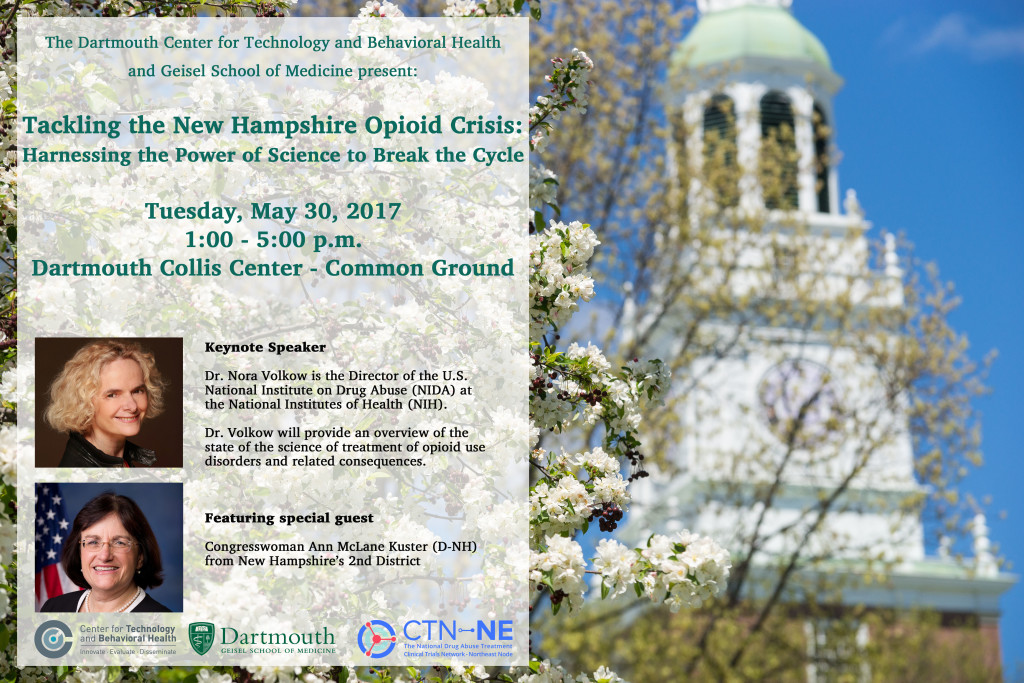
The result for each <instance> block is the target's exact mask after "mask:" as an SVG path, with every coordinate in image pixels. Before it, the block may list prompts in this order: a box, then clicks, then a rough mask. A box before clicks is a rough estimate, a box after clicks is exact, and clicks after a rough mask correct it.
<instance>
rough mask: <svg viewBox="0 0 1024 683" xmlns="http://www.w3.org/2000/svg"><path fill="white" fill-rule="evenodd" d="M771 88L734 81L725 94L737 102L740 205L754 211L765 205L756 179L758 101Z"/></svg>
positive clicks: (758, 131) (759, 130)
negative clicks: (740, 171)
mask: <svg viewBox="0 0 1024 683" xmlns="http://www.w3.org/2000/svg"><path fill="white" fill-rule="evenodd" d="M766 92H768V88H767V87H766V86H765V85H764V84H762V83H734V84H731V85H730V86H729V87H727V88H726V94H728V95H729V96H730V97H732V99H733V103H734V104H735V106H736V155H737V161H738V162H739V165H740V168H741V169H743V175H742V177H741V178H740V207H741V208H742V209H743V210H744V212H746V213H749V214H753V213H756V212H757V211H760V210H761V209H762V208H763V207H764V200H763V199H762V198H761V184H760V183H759V182H758V181H757V170H758V158H759V157H758V155H759V154H760V152H761V110H760V107H759V106H758V102H760V101H761V97H763V96H764V94H765V93H766Z"/></svg>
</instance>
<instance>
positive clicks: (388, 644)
mask: <svg viewBox="0 0 1024 683" xmlns="http://www.w3.org/2000/svg"><path fill="white" fill-rule="evenodd" d="M384 632H387V634H388V635H383V634H384ZM397 640H398V636H396V635H395V629H393V628H391V624H389V623H388V622H386V621H381V620H380V619H371V620H370V621H368V622H366V623H365V624H364V625H363V627H362V628H361V629H359V635H358V636H356V641H357V642H358V643H359V649H360V650H362V651H363V654H365V655H366V656H367V657H372V658H373V659H378V658H380V657H387V656H388V655H389V654H391V651H392V650H394V649H395V641H397ZM378 646H379V649H378Z"/></svg>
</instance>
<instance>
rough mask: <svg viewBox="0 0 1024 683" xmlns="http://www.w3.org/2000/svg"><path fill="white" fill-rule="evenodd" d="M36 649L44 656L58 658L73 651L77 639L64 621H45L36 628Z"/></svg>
mask: <svg viewBox="0 0 1024 683" xmlns="http://www.w3.org/2000/svg"><path fill="white" fill-rule="evenodd" d="M35 642H36V649H37V650H39V653H40V654H41V655H43V656H44V657H49V658H50V659H57V658H59V657H63V656H64V655H66V654H67V653H68V652H70V651H71V646H72V645H74V644H75V641H74V640H73V639H72V638H71V629H70V628H69V627H68V625H67V624H65V623H64V622H63V621H56V620H53V621H44V622H43V623H42V624H40V625H39V628H37V629H36V637H35Z"/></svg>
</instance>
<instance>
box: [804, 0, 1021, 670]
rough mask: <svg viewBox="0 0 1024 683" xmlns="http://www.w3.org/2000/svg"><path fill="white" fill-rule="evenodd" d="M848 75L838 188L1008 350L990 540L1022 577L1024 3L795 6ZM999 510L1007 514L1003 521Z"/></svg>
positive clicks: (1017, 647)
mask: <svg viewBox="0 0 1024 683" xmlns="http://www.w3.org/2000/svg"><path fill="white" fill-rule="evenodd" d="M792 11H793V14H794V16H795V17H796V18H797V19H798V20H799V21H800V22H801V23H803V24H804V26H806V27H807V28H808V29H810V30H811V32H813V33H814V34H815V35H816V36H818V38H819V39H820V40H821V41H822V43H824V45H825V48H826V49H827V50H828V52H829V55H830V56H831V58H832V65H833V68H834V70H835V71H836V72H837V73H838V74H839V75H840V76H842V77H843V78H844V79H845V81H846V83H845V85H844V86H843V88H842V89H841V90H840V91H839V94H838V95H837V96H836V100H835V121H834V129H835V132H836V144H837V146H838V147H839V150H840V152H841V153H842V162H841V163H840V165H839V183H840V196H842V195H843V194H844V193H845V192H846V189H847V188H853V189H855V190H856V191H857V195H858V198H859V200H860V203H861V205H862V206H863V207H864V210H865V212H866V218H867V219H868V220H869V221H871V222H872V223H873V224H874V228H873V230H875V231H877V230H880V229H886V230H891V231H896V232H902V233H904V234H905V235H906V237H907V238H908V239H909V240H910V241H911V242H913V243H914V244H915V245H916V252H917V256H919V257H920V258H922V259H924V260H927V261H932V262H935V263H936V264H937V265H938V266H939V268H940V271H941V274H942V276H943V278H944V279H945V280H949V281H951V282H953V283H954V284H955V285H956V289H957V292H958V294H959V295H960V296H961V297H962V299H963V303H962V305H961V306H960V308H959V309H958V310H957V311H956V312H955V313H954V314H953V316H952V320H953V323H954V325H955V326H956V327H957V329H959V330H960V331H962V332H965V333H966V334H967V335H968V337H969V338H970V341H971V348H972V355H973V356H974V357H975V358H979V359H980V358H981V357H982V356H984V354H985V353H986V352H987V351H988V350H990V349H996V350H998V353H999V356H998V358H997V360H996V362H995V364H994V366H993V368H992V372H991V375H990V379H989V384H990V386H991V387H992V390H993V392H992V394H991V395H990V396H987V397H984V398H983V399H981V400H980V401H979V402H978V406H979V408H980V410H981V412H982V414H983V428H984V451H985V465H984V466H983V467H982V468H981V469H979V470H976V471H974V472H972V473H971V475H970V476H969V477H968V480H967V482H966V486H965V488H966V490H967V491H970V492H971V493H973V494H974V495H975V496H976V497H978V498H981V497H983V496H986V495H991V496H992V504H991V506H990V507H989V526H990V528H991V536H992V539H993V540H994V541H996V542H998V543H999V545H1000V550H1001V553H1002V555H1003V556H1004V557H1005V558H1006V559H1007V560H1008V561H1009V562H1010V563H1011V564H1012V567H1011V569H1010V571H1012V572H1014V573H1024V495H1022V494H1021V484H1022V482H1024V447H1022V445H1021V442H1020V441H1019V440H1018V439H1019V434H1018V432H1017V431H1016V430H1017V429H1018V428H1019V427H1021V425H1022V419H1021V418H1022V417H1024V415H1022V406H1024V132H1022V122H1024V2H1021V1H1020V0H1002V1H995V0H986V1H984V2H970V3H967V2H963V1H962V0H960V1H953V0H899V1H898V2H893V1H892V0H886V1H883V0H813V1H812V0H794V2H793V7H792ZM1000 512H1005V516H1004V517H1002V518H1000V514H999V513H1000ZM1002 608H1003V620H1002V636H1003V662H1004V665H1005V674H1006V676H1007V677H1012V675H1013V673H1014V670H1015V668H1016V667H1017V666H1018V665H1019V666H1020V667H1021V668H1022V670H1024V585H1018V586H1016V587H1015V588H1013V589H1011V590H1010V592H1009V593H1008V594H1007V595H1006V596H1004V598H1003V602H1002Z"/></svg>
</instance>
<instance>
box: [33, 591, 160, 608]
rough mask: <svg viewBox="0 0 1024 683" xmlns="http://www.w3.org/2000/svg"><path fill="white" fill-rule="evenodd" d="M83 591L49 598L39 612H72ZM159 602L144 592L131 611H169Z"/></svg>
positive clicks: (76, 606)
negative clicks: (143, 595)
mask: <svg viewBox="0 0 1024 683" xmlns="http://www.w3.org/2000/svg"><path fill="white" fill-rule="evenodd" d="M83 593H85V591H78V592H76V593H65V594H64V595H58V596H57V597H55V598H50V599H49V600H47V601H46V602H44V603H43V607H42V608H41V609H40V610H39V611H40V612H74V611H76V610H77V609H78V601H79V600H81V599H82V594H83ZM170 611H171V610H169V609H167V608H166V607H164V606H163V605H161V604H160V603H159V602H157V601H156V600H154V599H153V598H151V597H150V596H149V593H147V594H146V597H144V598H142V602H140V603H139V604H138V605H136V606H135V609H133V610H132V612H170Z"/></svg>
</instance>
